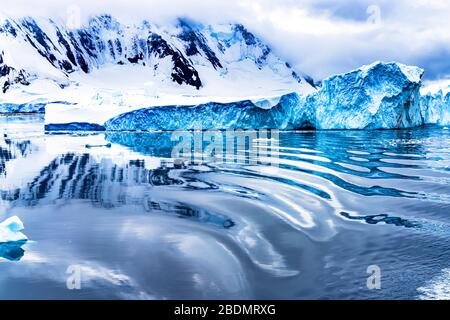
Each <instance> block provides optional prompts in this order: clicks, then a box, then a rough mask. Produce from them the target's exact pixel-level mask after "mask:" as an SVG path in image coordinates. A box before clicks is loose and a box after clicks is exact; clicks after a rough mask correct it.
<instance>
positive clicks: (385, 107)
mask: <svg viewBox="0 0 450 320" xmlns="http://www.w3.org/2000/svg"><path fill="white" fill-rule="evenodd" d="M423 73H424V70H423V69H421V68H418V67H413V66H406V65H403V64H400V63H395V62H391V63H382V62H376V63H373V64H371V65H368V66H363V67H361V68H359V69H357V70H354V71H352V72H349V73H346V74H342V75H336V76H332V77H330V78H328V79H325V80H324V81H323V83H322V87H321V89H320V90H319V91H318V92H316V93H314V94H312V95H311V96H309V97H307V99H306V105H307V106H308V107H310V108H312V109H313V110H314V115H315V128H317V129H398V128H410V127H415V126H420V125H422V124H423V121H422V117H421V114H420V93H419V89H420V86H421V78H422V76H423Z"/></svg>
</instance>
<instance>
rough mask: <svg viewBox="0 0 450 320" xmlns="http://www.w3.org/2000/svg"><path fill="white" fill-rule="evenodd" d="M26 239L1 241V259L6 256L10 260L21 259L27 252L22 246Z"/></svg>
mask: <svg viewBox="0 0 450 320" xmlns="http://www.w3.org/2000/svg"><path fill="white" fill-rule="evenodd" d="M26 242H27V241H26V240H21V241H14V242H6V243H0V259H1V258H4V259H7V260H10V261H19V260H20V259H22V257H23V255H24V254H25V250H23V249H22V246H23V245H24V244H25V243H26Z"/></svg>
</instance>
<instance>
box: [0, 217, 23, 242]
mask: <svg viewBox="0 0 450 320" xmlns="http://www.w3.org/2000/svg"><path fill="white" fill-rule="evenodd" d="M23 229H24V226H23V223H22V221H21V220H20V219H19V217H17V216H14V217H11V218H8V219H6V220H5V221H3V222H2V223H0V243H6V242H15V241H24V240H27V239H28V238H27V236H26V235H24V234H23V233H22V232H21V231H22V230H23Z"/></svg>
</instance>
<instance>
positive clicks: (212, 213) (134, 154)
mask: <svg viewBox="0 0 450 320" xmlns="http://www.w3.org/2000/svg"><path fill="white" fill-rule="evenodd" d="M4 133H5V134H6V135H7V136H4ZM0 134H1V135H2V136H1V138H0V140H1V141H0V195H1V200H0V221H3V220H4V219H6V218H8V217H10V216H14V215H17V216H18V217H19V218H20V219H21V220H22V221H23V222H24V224H25V231H24V233H25V234H26V235H27V236H28V238H29V241H27V242H26V243H9V244H3V245H1V244H0V299H12V298H26V299H35V298H41V299H42V298H49V299H91V298H95V299H103V298H113V299H115V298H119V299H196V298H200V299H203V298H204V299H216V298H218V299H228V298H229V299H241V298H242V299H247V298H256V299H329V298H330V299H356V298H359V299H366V298H370V299H385V298H387V299H400V298H404V299H418V298H450V241H449V240H450V131H449V130H447V129H445V128H444V129H442V128H441V129H437V128H421V129H415V130H400V131H323V132H314V131H310V132H306V131H305V132H292V131H291V132H279V133H277V134H276V135H275V134H273V135H269V137H268V138H269V139H266V138H262V136H261V135H260V134H258V135H256V136H254V137H257V139H252V138H249V140H248V141H247V142H246V143H244V145H243V147H244V149H245V150H244V151H243V152H240V151H237V152H236V158H235V159H234V160H233V159H232V160H231V161H228V162H227V161H222V160H226V159H227V158H230V157H231V158H232V157H233V155H229V154H227V153H225V154H222V155H220V154H219V156H217V154H215V155H216V157H215V158H212V157H209V158H208V157H204V158H203V159H202V158H199V157H194V158H193V159H192V158H191V160H194V161H189V159H186V157H185V158H184V159H177V160H175V159H172V156H173V150H174V147H176V145H177V143H178V142H179V141H181V140H183V139H189V135H192V136H194V135H195V134H198V133H192V132H191V133H183V134H181V135H180V134H176V135H174V133H170V132H165V133H106V134H105V133H102V134H52V135H49V134H45V132H44V131H43V122H42V119H40V118H39V117H35V116H14V117H11V116H10V117H0ZM213 135H214V134H213ZM180 136H182V138H180ZM220 136H222V138H223V139H224V141H223V142H224V143H225V144H226V142H227V139H229V137H228V136H226V134H225V133H223V134H222V133H219V134H218V135H216V138H215V140H214V141H216V142H217V139H218V138H217V137H220ZM205 137H206V136H205V135H204V136H203V139H205ZM179 138H180V140H179ZM209 138H210V136H208V139H209ZM222 138H221V139H222ZM185 141H186V140H185ZM209 141H211V139H209ZM260 142H264V143H265V144H264V143H260ZM108 143H109V144H110V145H107V144H108ZM87 144H89V146H88V147H87V146H86V145H87ZM236 144H237V142H236ZM253 147H255V148H253ZM237 150H239V148H237ZM258 150H260V151H261V150H266V151H269V152H267V153H264V152H262V153H259V151H258ZM239 152H240V153H239ZM255 152H256V153H257V154H258V155H259V157H257V158H256V159H255V158H254V157H253V156H254V154H255ZM218 159H219V160H220V161H218ZM374 265H375V266H377V267H379V268H380V270H381V282H380V285H381V289H374V290H370V289H369V288H368V287H367V278H368V277H369V276H370V275H369V274H368V273H367V269H368V267H369V266H374ZM74 275H80V277H81V278H80V280H81V282H80V289H79V290H69V289H68V286H67V282H70V283H72V282H71V281H72V280H73V279H74V278H73V276H74ZM68 279H69V281H68ZM70 283H69V287H70Z"/></svg>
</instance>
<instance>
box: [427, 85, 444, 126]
mask: <svg viewBox="0 0 450 320" xmlns="http://www.w3.org/2000/svg"><path fill="white" fill-rule="evenodd" d="M420 111H421V114H422V118H423V121H424V124H436V125H440V126H447V125H450V92H448V93H447V94H446V95H445V96H444V95H443V93H442V90H439V91H438V92H437V93H436V94H431V93H427V94H425V95H423V96H421V97H420Z"/></svg>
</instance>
